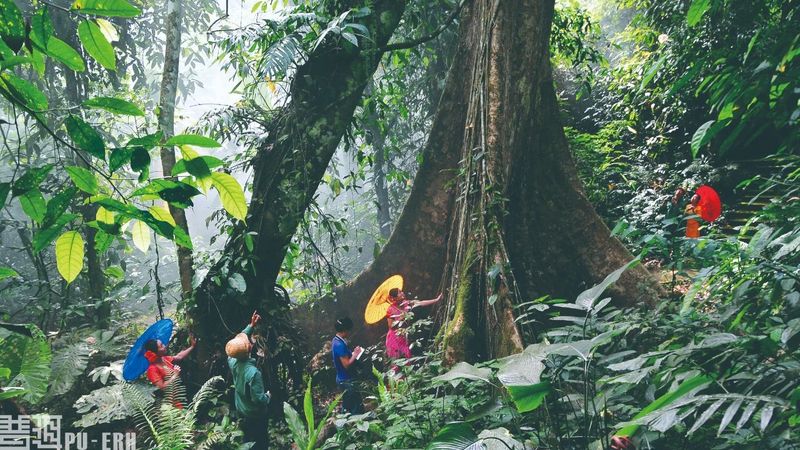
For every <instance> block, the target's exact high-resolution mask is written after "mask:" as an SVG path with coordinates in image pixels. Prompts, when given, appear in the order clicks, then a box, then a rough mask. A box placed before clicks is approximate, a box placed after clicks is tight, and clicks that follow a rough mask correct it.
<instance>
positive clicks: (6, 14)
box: [0, 0, 25, 52]
mask: <svg viewBox="0 0 800 450" xmlns="http://www.w3.org/2000/svg"><path fill="white" fill-rule="evenodd" d="M0 37H1V38H2V39H3V41H5V43H6V44H7V45H8V46H9V47H11V49H13V51H15V52H17V51H19V49H20V48H22V44H23V42H24V41H25V19H24V18H23V17H22V11H20V10H19V8H17V5H16V4H15V3H14V0H0Z"/></svg>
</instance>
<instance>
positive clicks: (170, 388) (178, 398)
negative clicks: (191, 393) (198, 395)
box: [164, 377, 188, 405]
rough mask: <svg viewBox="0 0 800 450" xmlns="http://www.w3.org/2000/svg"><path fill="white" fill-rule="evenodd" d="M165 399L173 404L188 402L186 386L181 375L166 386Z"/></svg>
mask: <svg viewBox="0 0 800 450" xmlns="http://www.w3.org/2000/svg"><path fill="white" fill-rule="evenodd" d="M164 399H165V400H167V401H168V402H170V403H172V404H173V405H179V404H180V405H186V404H187V403H188V400H187V399H186V386H184V385H183V381H182V380H181V379H180V377H178V378H177V379H175V381H172V382H170V383H169V384H167V385H166V387H165V388H164Z"/></svg>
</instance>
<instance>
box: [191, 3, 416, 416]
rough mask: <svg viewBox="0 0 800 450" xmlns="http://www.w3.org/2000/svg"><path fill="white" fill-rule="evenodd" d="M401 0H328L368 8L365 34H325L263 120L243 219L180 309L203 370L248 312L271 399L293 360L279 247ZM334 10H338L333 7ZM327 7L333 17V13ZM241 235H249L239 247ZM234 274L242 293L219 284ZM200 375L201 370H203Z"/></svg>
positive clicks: (216, 366)
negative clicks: (257, 319) (260, 344)
mask: <svg viewBox="0 0 800 450" xmlns="http://www.w3.org/2000/svg"><path fill="white" fill-rule="evenodd" d="M405 3H406V2H405V1H398V0H377V1H373V0H371V1H361V2H358V1H350V2H337V3H336V6H337V7H338V8H340V9H341V11H344V10H349V9H352V8H360V7H363V6H367V5H369V14H368V15H367V16H365V17H362V18H359V19H358V21H359V23H361V24H363V25H365V26H366V27H367V28H368V29H369V30H370V36H369V38H368V39H363V38H362V39H359V46H358V47H355V46H353V45H352V44H350V43H348V42H347V41H346V40H344V39H340V38H338V37H337V36H333V35H331V36H330V37H329V38H328V39H327V40H326V41H325V42H323V43H322V44H321V45H320V46H319V47H318V48H317V49H316V50H314V51H312V52H311V53H310V54H309V55H308V58H307V60H306V62H305V63H303V64H302V65H301V66H300V67H298V69H297V72H296V74H295V76H294V78H293V80H292V83H291V88H290V93H289V98H290V101H289V103H288V104H287V105H286V106H285V107H284V108H283V110H282V111H280V113H279V114H278V117H277V118H276V119H275V120H274V121H273V122H272V124H271V128H270V130H269V134H268V137H267V139H266V141H265V143H264V145H263V146H262V147H261V148H260V149H259V153H258V156H257V157H256V158H255V159H254V161H253V163H252V164H253V170H254V180H253V197H252V200H251V202H250V207H249V212H248V217H247V225H246V227H244V226H243V227H240V228H239V229H238V230H236V232H235V233H234V237H233V238H232V239H231V240H230V241H229V242H228V243H227V245H226V248H225V251H224V253H223V257H222V258H221V259H220V261H219V262H217V263H216V264H215V265H214V267H212V269H211V270H210V271H209V274H208V275H207V276H206V278H205V279H204V281H203V282H202V283H201V285H200V286H199V287H198V289H197V290H196V291H195V302H194V304H193V305H188V306H189V307H188V311H187V312H188V314H189V316H190V317H191V319H192V322H193V324H192V327H193V329H194V330H195V331H196V333H197V335H198V336H202V340H201V342H200V343H199V346H198V356H199V358H200V359H201V361H203V364H204V365H206V366H208V367H211V369H210V371H211V372H212V373H213V372H220V371H224V370H226V368H225V367H224V364H220V362H222V361H224V358H223V356H224V355H223V354H222V353H221V348H222V345H221V343H224V342H225V341H226V340H227V339H229V338H230V337H232V335H233V334H234V333H236V332H238V331H239V330H240V329H241V328H242V327H243V326H244V325H245V324H246V323H247V321H248V319H249V317H250V314H252V312H253V309H259V311H260V312H261V314H262V316H264V318H265V320H264V326H263V327H262V328H261V330H260V331H261V332H262V334H264V336H265V338H266V344H267V347H268V349H269V352H270V354H269V359H270V363H269V364H268V368H267V373H266V376H267V378H268V383H269V384H270V385H271V386H272V387H273V394H276V395H274V396H273V402H272V403H273V404H276V405H280V400H281V398H282V396H283V395H284V394H283V393H285V391H286V390H287V389H288V388H289V386H287V383H288V381H287V380H286V376H285V373H286V371H289V372H293V371H295V370H296V369H297V367H299V370H300V373H299V374H297V373H296V372H295V373H291V375H292V376H293V377H294V378H296V377H298V375H299V377H300V378H301V376H302V367H303V363H302V362H301V361H299V357H300V354H299V352H298V351H297V349H295V348H294V347H293V345H294V341H295V340H296V339H298V337H299V332H298V331H297V330H296V329H295V328H293V327H292V325H291V323H290V322H289V321H288V317H287V313H288V298H283V297H281V296H278V295H276V294H275V286H274V283H275V280H276V278H277V275H278V271H279V270H280V266H281V263H282V261H283V258H284V256H285V254H286V249H287V247H288V244H289V242H290V240H291V238H292V236H293V235H294V233H295V231H296V229H297V226H298V224H299V223H300V221H301V220H302V218H303V215H304V213H305V210H306V208H307V207H308V205H309V204H310V202H311V200H312V198H313V196H314V193H315V192H316V189H317V187H318V185H319V183H320V181H321V179H322V176H323V174H324V172H325V169H326V168H327V166H328V163H329V162H330V159H331V157H332V156H333V153H334V152H335V150H336V147H337V146H338V144H339V141H340V140H341V138H342V136H343V135H344V133H345V131H346V130H347V128H348V126H349V124H350V121H351V119H352V116H353V112H354V110H355V108H356V106H357V105H358V104H359V103H360V102H361V98H362V95H363V92H364V89H365V87H366V85H367V83H368V82H369V80H370V79H371V78H372V75H373V73H374V71H375V69H376V68H377V66H378V63H379V62H380V59H381V57H382V52H381V51H380V48H381V47H383V46H384V45H385V44H386V43H387V42H388V40H389V38H390V37H391V35H392V33H393V32H394V30H395V28H396V27H397V25H398V23H399V20H400V17H401V15H402V14H403V11H404V8H405ZM341 11H338V13H341ZM338 13H337V14H338ZM245 233H251V234H250V235H251V236H253V241H254V245H253V251H252V252H250V251H248V245H247V243H246V242H245V238H244V236H245ZM234 273H239V274H241V275H243V277H244V279H245V281H246V284H247V290H246V292H245V294H244V295H241V294H239V293H237V292H235V291H233V290H232V289H231V288H230V286H229V285H228V283H227V279H228V277H230V276H232V275H233V274H234ZM206 375H207V372H206V373H203V376H206Z"/></svg>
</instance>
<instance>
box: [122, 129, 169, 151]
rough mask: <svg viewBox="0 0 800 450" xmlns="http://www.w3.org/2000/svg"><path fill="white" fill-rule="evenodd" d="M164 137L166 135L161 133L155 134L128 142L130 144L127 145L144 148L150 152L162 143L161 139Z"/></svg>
mask: <svg viewBox="0 0 800 450" xmlns="http://www.w3.org/2000/svg"><path fill="white" fill-rule="evenodd" d="M163 137H164V133H162V132H160V131H159V132H156V133H153V134H148V135H146V136H141V137H135V138H133V139H131V140H130V141H128V143H127V144H125V145H126V146H127V147H144V148H146V149H148V150H150V149H151V148H153V147H155V146H157V145H158V144H159V142H161V138H163Z"/></svg>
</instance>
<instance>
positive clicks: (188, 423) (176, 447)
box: [155, 403, 195, 450]
mask: <svg viewBox="0 0 800 450" xmlns="http://www.w3.org/2000/svg"><path fill="white" fill-rule="evenodd" d="M194 419H195V416H194V413H193V412H192V411H190V410H186V409H179V408H176V407H174V406H172V405H170V404H166V403H165V404H162V405H161V408H160V409H159V411H158V418H157V419H156V430H157V432H156V433H155V438H156V443H157V445H158V449H159V450H183V449H187V448H191V447H192V444H193V438H194V422H195V420H194Z"/></svg>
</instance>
